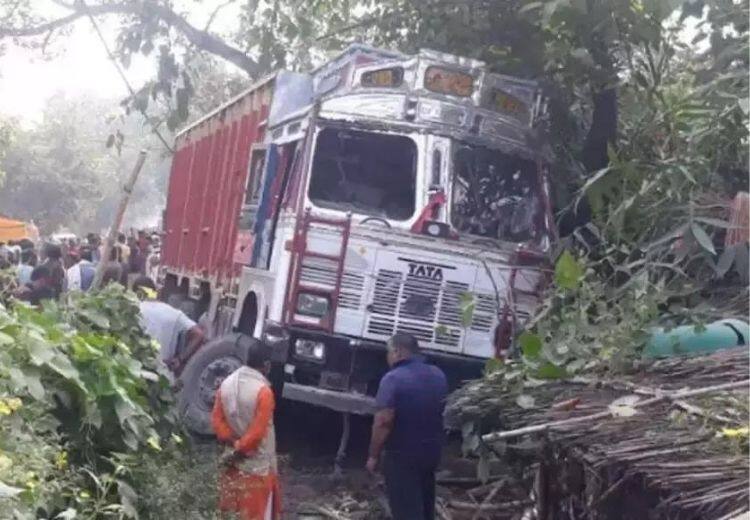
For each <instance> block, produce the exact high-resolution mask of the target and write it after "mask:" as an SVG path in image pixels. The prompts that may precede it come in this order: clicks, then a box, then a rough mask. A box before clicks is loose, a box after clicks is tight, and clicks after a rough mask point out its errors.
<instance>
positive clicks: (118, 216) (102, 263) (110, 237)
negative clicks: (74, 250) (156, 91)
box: [91, 150, 146, 290]
mask: <svg viewBox="0 0 750 520" xmlns="http://www.w3.org/2000/svg"><path fill="white" fill-rule="evenodd" d="M145 161H146V151H145V150H141V151H140V153H139V154H138V159H136V161H135V166H134V167H133V171H132V172H131V173H130V177H129V178H128V180H127V182H126V183H125V186H123V188H122V198H121V199H120V205H119V206H117V212H116V213H115V219H114V221H113V222H112V226H111V227H110V228H109V233H108V234H107V238H106V239H105V240H104V249H103V251H102V257H101V259H99V264H98V265H97V266H96V273H95V274H94V281H93V282H92V283H91V289H92V290H93V289H97V288H98V287H99V286H100V285H101V283H102V278H103V277H104V270H105V269H106V268H107V265H108V264H109V256H110V253H111V251H112V246H113V245H114V242H115V237H117V232H118V231H119V230H120V224H122V218H123V217H124V216H125V210H126V209H127V208H128V203H129V202H130V195H131V193H133V187H134V186H135V181H136V180H138V174H140V173H141V169H143V163H144V162H145Z"/></svg>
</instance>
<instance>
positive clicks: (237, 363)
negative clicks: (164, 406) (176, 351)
mask: <svg viewBox="0 0 750 520" xmlns="http://www.w3.org/2000/svg"><path fill="white" fill-rule="evenodd" d="M257 341H258V340H257V339H255V338H251V337H250V336H247V335H245V334H239V333H234V334H228V335H226V336H222V337H220V338H216V339H214V340H212V341H209V342H208V343H206V344H205V345H203V346H202V347H201V348H200V349H199V350H198V352H196V353H195V354H194V355H193V356H192V357H191V358H190V360H189V361H188V363H187V365H186V366H185V369H184V370H183V371H182V374H181V376H180V381H181V382H182V388H181V390H180V395H179V398H178V407H179V412H180V416H181V418H182V421H183V423H184V425H185V426H186V427H187V428H188V429H189V430H191V431H192V432H194V433H197V434H199V435H213V429H212V428H211V410H212V409H213V405H214V397H215V395H216V390H217V389H218V388H219V386H220V385H221V383H222V381H224V379H225V378H226V377H227V376H228V375H229V374H231V373H232V372H234V371H235V370H237V369H238V368H240V367H241V366H243V365H244V364H245V359H246V358H247V350H248V348H249V346H250V345H251V344H252V343H253V342H257Z"/></svg>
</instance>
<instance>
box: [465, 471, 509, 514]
mask: <svg viewBox="0 0 750 520" xmlns="http://www.w3.org/2000/svg"><path fill="white" fill-rule="evenodd" d="M504 485H505V480H501V481H500V482H498V483H497V484H495V485H494V486H493V488H492V490H491V491H490V492H489V493H487V496H486V497H484V500H482V503H481V504H479V509H477V510H476V512H475V513H474V516H472V517H471V520H479V519H480V518H484V511H483V510H482V506H484V505H487V504H489V503H490V502H492V499H493V498H495V495H497V492H498V491H500V488H502V487H503V486H504Z"/></svg>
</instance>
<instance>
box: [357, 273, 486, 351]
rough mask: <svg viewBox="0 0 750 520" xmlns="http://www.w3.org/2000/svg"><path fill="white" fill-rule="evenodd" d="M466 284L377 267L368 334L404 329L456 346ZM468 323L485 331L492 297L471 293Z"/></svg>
mask: <svg viewBox="0 0 750 520" xmlns="http://www.w3.org/2000/svg"><path fill="white" fill-rule="evenodd" d="M467 293H468V294H471V291H470V288H469V285H468V284H465V283H460V282H454V281H443V280H433V279H430V278H424V277H415V276H412V275H406V276H404V274H403V273H401V272H398V271H389V270H385V269H383V270H380V271H378V274H377V276H376V278H375V288H374V291H373V298H372V303H371V305H370V307H369V310H370V312H371V314H370V321H369V323H368V325H367V332H368V334H372V335H376V336H385V337H387V336H390V335H392V334H394V333H395V332H408V333H410V334H412V335H414V336H415V337H416V338H417V339H419V340H420V341H423V342H426V343H436V344H438V345H443V346H447V347H457V346H458V345H459V344H460V343H461V340H462V338H463V334H464V328H463V319H462V315H461V308H462V304H461V302H462V299H463V298H466V296H464V295H465V294H467ZM472 296H473V303H474V310H473V313H472V316H471V318H472V319H471V323H470V324H469V327H470V328H471V329H472V330H475V331H477V332H486V333H489V332H490V329H491V327H492V324H493V323H494V321H495V315H496V304H495V298H494V296H492V295H488V294H481V293H480V294H473V295H472Z"/></svg>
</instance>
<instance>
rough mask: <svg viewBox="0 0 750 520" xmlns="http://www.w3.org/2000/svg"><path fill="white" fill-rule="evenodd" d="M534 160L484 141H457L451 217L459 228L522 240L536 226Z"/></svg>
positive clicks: (537, 206) (530, 236)
mask: <svg viewBox="0 0 750 520" xmlns="http://www.w3.org/2000/svg"><path fill="white" fill-rule="evenodd" d="M540 216H541V204H540V203H539V189H538V181H537V175H536V165H535V164H534V163H533V162H532V161H529V160H526V159H522V158H520V157H515V156H512V155H508V154H505V153H503V152H500V151H499V150H493V149H491V148H487V147H484V146H477V145H469V144H465V143H456V148H455V151H454V154H453V194H452V203H451V220H452V224H453V226H454V227H455V228H456V229H457V230H458V231H459V232H461V233H468V234H471V235H478V236H481V237H486V238H493V239H499V240H504V241H509V242H527V241H529V240H532V239H534V238H536V236H537V234H538V231H539V229H538V228H539V222H540Z"/></svg>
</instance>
